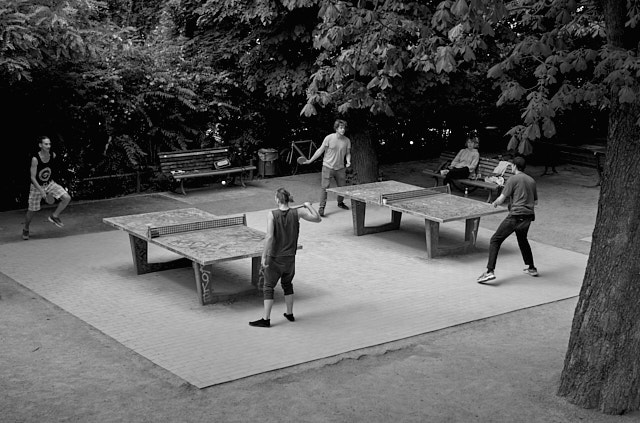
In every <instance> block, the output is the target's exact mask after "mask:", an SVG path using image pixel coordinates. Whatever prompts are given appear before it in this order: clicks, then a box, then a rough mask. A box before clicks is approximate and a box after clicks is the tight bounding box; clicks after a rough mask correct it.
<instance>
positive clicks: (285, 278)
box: [263, 256, 296, 300]
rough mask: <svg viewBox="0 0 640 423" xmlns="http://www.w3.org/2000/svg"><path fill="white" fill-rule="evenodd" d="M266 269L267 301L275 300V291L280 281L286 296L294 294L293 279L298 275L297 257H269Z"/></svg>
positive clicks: (265, 287)
mask: <svg viewBox="0 0 640 423" xmlns="http://www.w3.org/2000/svg"><path fill="white" fill-rule="evenodd" d="M267 264H268V265H267V267H266V268H265V269H264V288H263V294H264V299H265V300H273V290H274V288H275V287H276V285H277V284H278V280H280V284H281V285H282V290H283V291H284V295H291V294H293V284H292V281H293V277H294V276H295V274H296V256H287V257H269V258H268V260H267Z"/></svg>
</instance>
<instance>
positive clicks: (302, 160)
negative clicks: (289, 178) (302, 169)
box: [297, 156, 307, 164]
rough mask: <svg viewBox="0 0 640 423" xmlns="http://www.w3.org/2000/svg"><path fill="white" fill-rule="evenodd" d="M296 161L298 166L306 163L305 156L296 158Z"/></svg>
mask: <svg viewBox="0 0 640 423" xmlns="http://www.w3.org/2000/svg"><path fill="white" fill-rule="evenodd" d="M297 161H298V164H304V162H306V161H307V158H306V157H305V156H300V157H298V159H297Z"/></svg>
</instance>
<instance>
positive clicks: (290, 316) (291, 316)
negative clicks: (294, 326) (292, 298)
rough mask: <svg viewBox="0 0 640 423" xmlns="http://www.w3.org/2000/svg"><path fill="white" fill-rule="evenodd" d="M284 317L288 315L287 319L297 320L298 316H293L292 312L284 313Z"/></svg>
mask: <svg viewBox="0 0 640 423" xmlns="http://www.w3.org/2000/svg"><path fill="white" fill-rule="evenodd" d="M284 317H286V318H287V320H288V321H290V322H295V321H296V318H295V317H293V313H291V314H287V313H284Z"/></svg>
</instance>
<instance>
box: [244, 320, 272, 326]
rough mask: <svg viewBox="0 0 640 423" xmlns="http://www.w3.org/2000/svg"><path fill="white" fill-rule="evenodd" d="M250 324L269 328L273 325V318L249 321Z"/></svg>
mask: <svg viewBox="0 0 640 423" xmlns="http://www.w3.org/2000/svg"><path fill="white" fill-rule="evenodd" d="M249 326H255V327H258V328H268V327H269V326H271V320H265V319H260V320H256V321H253V322H249Z"/></svg>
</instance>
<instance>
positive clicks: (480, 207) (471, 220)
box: [327, 181, 506, 258]
mask: <svg viewBox="0 0 640 423" xmlns="http://www.w3.org/2000/svg"><path fill="white" fill-rule="evenodd" d="M327 191H329V192H333V193H335V194H337V195H340V196H343V197H345V198H349V199H351V213H352V217H353V232H354V234H355V235H356V236H361V235H367V234H373V233H377V232H383V231H391V230H396V229H399V228H400V221H401V219H402V213H408V214H411V215H415V216H418V217H422V218H424V220H425V237H426V244H427V245H426V247H427V257H428V258H433V257H438V256H443V255H448V254H460V253H466V252H469V251H471V250H473V249H474V248H475V245H476V238H477V235H478V228H479V226H480V218H481V217H482V216H487V215H491V214H497V213H504V212H506V209H504V208H495V207H493V205H491V204H487V203H485V202H482V201H477V200H474V199H471V198H465V197H458V196H455V195H451V190H450V188H449V186H448V185H445V186H440V187H434V188H422V187H419V186H415V185H410V184H405V183H403V182H398V181H383V182H373V183H369V184H360V185H349V186H343V187H336V188H329V189H327ZM367 204H370V205H375V206H381V207H386V208H389V209H391V221H390V222H388V223H385V224H382V225H378V226H365V213H366V208H367ZM456 220H464V221H465V234H464V242H463V243H461V244H459V245H455V246H441V245H440V243H439V238H440V224H441V223H447V222H452V221H456Z"/></svg>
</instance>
